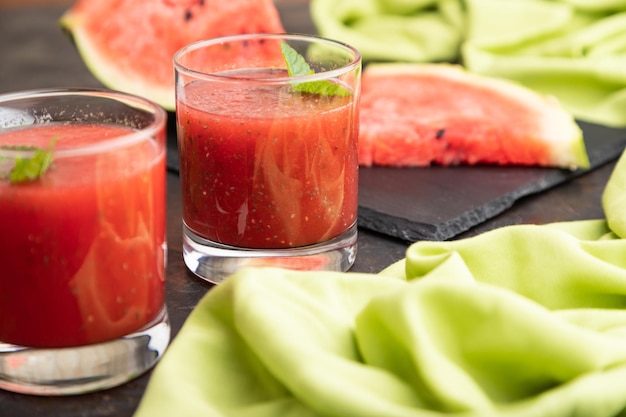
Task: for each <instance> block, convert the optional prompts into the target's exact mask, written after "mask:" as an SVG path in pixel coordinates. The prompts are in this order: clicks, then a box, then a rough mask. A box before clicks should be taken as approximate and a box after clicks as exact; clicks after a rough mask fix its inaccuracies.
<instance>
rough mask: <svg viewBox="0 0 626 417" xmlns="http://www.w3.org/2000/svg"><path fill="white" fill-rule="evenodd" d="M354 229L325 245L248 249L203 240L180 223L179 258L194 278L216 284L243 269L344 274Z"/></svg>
mask: <svg viewBox="0 0 626 417" xmlns="http://www.w3.org/2000/svg"><path fill="white" fill-rule="evenodd" d="M356 252H357V226H356V224H355V225H353V226H352V227H351V228H350V229H348V231H346V232H345V233H344V234H343V235H341V236H338V237H336V238H334V239H332V240H329V241H327V242H323V243H318V244H315V245H310V246H302V247H298V248H288V249H250V248H238V247H234V246H228V245H223V244H221V243H216V242H213V241H210V240H207V239H204V238H202V237H200V236H198V235H196V234H195V233H194V232H192V231H191V230H189V228H188V227H187V226H186V225H185V224H183V258H184V260H185V265H187V268H189V270H190V271H191V272H193V273H194V274H195V275H197V276H198V277H200V278H202V279H204V280H206V281H208V282H211V283H213V284H219V283H220V282H222V281H224V279H226V277H228V276H229V275H231V274H232V273H234V272H235V271H237V270H238V269H241V268H243V267H246V266H275V267H281V268H287V269H297V270H309V271H310V270H314V271H339V272H345V271H347V270H348V269H350V267H351V266H352V264H354V260H355V258H356Z"/></svg>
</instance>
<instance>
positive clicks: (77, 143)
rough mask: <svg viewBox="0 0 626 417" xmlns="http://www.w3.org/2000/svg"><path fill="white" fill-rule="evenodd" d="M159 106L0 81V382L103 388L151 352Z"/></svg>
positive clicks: (160, 179) (157, 288)
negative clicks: (11, 87)
mask: <svg viewBox="0 0 626 417" xmlns="http://www.w3.org/2000/svg"><path fill="white" fill-rule="evenodd" d="M166 117H167V115H166V113H165V112H164V111H163V110H162V109H161V108H160V107H159V106H157V105H156V104H153V103H152V102H149V101H147V100H144V99H141V98H138V97H135V96H131V95H127V94H123V93H118V92H113V91H108V90H97V89H94V90H78V89H47V90H38V91H24V92H16V93H10V94H3V95H0V236H2V238H1V239H0V388H3V389H6V390H10V391H16V392H21V393H27V394H39V395H63V394H76V393H83V392H88V391H94V390H99V389H104V388H109V387H112V386H115V385H119V384H121V383H123V382H126V381H128V380H129V379H131V378H134V377H136V376H138V375H140V374H141V373H143V372H144V371H146V370H148V369H149V368H151V367H152V366H153V365H154V364H155V363H156V361H157V360H158V359H159V358H160V357H161V355H162V354H163V353H164V351H165V348H166V346H167V344H168V343H169V339H170V326H169V322H168V316H167V311H166V307H165V302H164V279H165V259H166V251H167V247H166V241H165V175H166V169H165V132H166V129H165V126H166ZM46 166H47V169H45V167H46Z"/></svg>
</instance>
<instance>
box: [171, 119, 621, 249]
mask: <svg viewBox="0 0 626 417" xmlns="http://www.w3.org/2000/svg"><path fill="white" fill-rule="evenodd" d="M579 125H580V127H581V128H582V130H583V133H584V137H585V144H586V146H587V153H588V154H589V160H590V164H591V167H590V168H589V169H585V170H575V171H569V170H562V169H554V168H538V167H513V166H506V167H498V166H482V165H481V166H458V167H439V166H433V167H427V168H387V167H371V168H361V169H360V171H359V220H358V221H359V226H360V227H365V228H367V229H370V230H374V231H376V232H380V233H383V234H386V235H389V236H393V237H397V238H400V239H403V240H407V241H409V242H413V241H417V240H447V239H451V238H453V237H455V236H456V235H458V234H460V233H462V232H464V231H466V230H468V229H470V228H472V227H474V226H476V225H478V224H480V223H482V222H484V221H485V220H487V219H490V218H492V217H494V216H496V215H498V214H500V213H502V212H503V211H505V210H506V209H508V208H509V207H511V206H512V205H513V204H514V203H515V201H517V200H518V199H520V198H521V197H524V196H528V195H531V194H534V193H538V192H541V191H544V190H547V189H549V188H551V187H554V186H556V185H558V184H561V183H563V182H565V181H568V180H570V179H573V178H576V177H577V176H580V175H583V174H585V173H586V172H589V171H590V170H592V169H594V168H597V167H599V166H601V165H603V164H605V163H607V162H609V161H612V160H615V159H616V158H617V157H618V156H619V155H620V154H621V153H622V151H623V150H624V147H625V146H626V129H615V128H609V127H605V126H600V125H596V124H591V123H585V122H579ZM167 164H168V168H169V169H170V170H171V171H174V172H178V150H177V148H176V136H175V131H172V129H170V133H169V134H168V162H167Z"/></svg>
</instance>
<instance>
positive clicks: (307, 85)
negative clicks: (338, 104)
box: [280, 42, 352, 96]
mask: <svg viewBox="0 0 626 417" xmlns="http://www.w3.org/2000/svg"><path fill="white" fill-rule="evenodd" d="M280 49H281V50H282V52H283V58H284V59H285V63H286V64H287V73H288V74H289V76H290V77H300V76H305V75H311V74H315V71H313V70H312V69H311V67H310V66H309V64H307V62H306V60H305V59H304V57H303V56H302V55H300V54H299V53H298V52H297V51H296V50H295V49H293V48H292V47H291V46H289V45H287V44H286V43H285V42H282V43H281V44H280ZM291 86H292V88H293V90H294V91H299V92H301V93H308V94H319V95H323V96H349V95H351V94H352V93H351V92H350V90H348V89H347V88H346V87H344V86H342V85H341V84H337V83H334V82H332V81H329V80H319V81H307V82H302V83H292V84H291Z"/></svg>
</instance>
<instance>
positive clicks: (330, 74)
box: [173, 33, 362, 84]
mask: <svg viewBox="0 0 626 417" xmlns="http://www.w3.org/2000/svg"><path fill="white" fill-rule="evenodd" d="M260 38H265V39H286V40H299V41H305V42H309V43H322V44H326V45H332V46H334V47H337V48H340V49H343V50H344V51H346V52H349V53H350V55H351V60H350V62H349V63H347V64H345V65H342V66H341V67H339V68H335V69H332V70H327V71H320V72H317V73H314V74H307V75H298V76H285V77H271V78H269V77H268V78H264V77H259V78H256V77H255V78H254V82H256V83H264V84H265V83H267V84H285V83H289V82H293V81H295V80H297V81H298V82H310V81H319V80H325V79H328V78H337V77H338V76H339V75H341V74H345V73H347V72H350V71H352V70H353V69H355V68H356V67H358V66H360V65H361V60H362V57H361V53H360V52H359V50H358V49H356V48H355V47H353V46H351V45H349V44H347V43H344V42H341V41H338V40H334V39H329V38H325V37H322V36H319V35H310V34H302V33H244V34H239V35H226V36H220V37H217V38H211V39H204V40H199V41H195V42H192V43H190V44H188V45H185V46H183V47H182V48H180V49H179V50H178V51H176V53H174V57H173V61H174V68H175V69H176V71H178V72H180V73H184V74H185V75H189V76H193V77H195V78H204V79H212V80H223V81H233V82H240V81H241V80H246V81H251V80H250V79H249V78H241V77H236V76H228V75H218V74H211V73H206V72H202V71H197V70H194V69H192V68H189V67H188V66H186V65H183V64H182V63H181V62H180V61H181V59H182V57H183V56H184V55H186V54H188V53H190V52H193V51H196V50H198V49H201V48H204V47H207V46H212V45H217V44H220V43H225V42H234V41H239V40H248V39H260Z"/></svg>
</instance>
